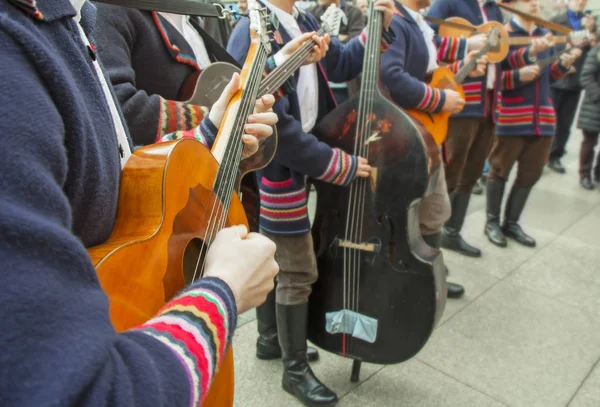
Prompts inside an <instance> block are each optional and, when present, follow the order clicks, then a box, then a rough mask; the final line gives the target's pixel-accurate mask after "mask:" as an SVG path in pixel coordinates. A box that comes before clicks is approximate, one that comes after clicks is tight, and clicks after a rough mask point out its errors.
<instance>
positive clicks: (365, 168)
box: [356, 157, 371, 178]
mask: <svg viewBox="0 0 600 407" xmlns="http://www.w3.org/2000/svg"><path fill="white" fill-rule="evenodd" d="M369 175H371V166H370V165H369V162H368V161H367V159H366V158H363V157H358V167H357V168H356V176H357V177H361V178H367V177H368V176H369Z"/></svg>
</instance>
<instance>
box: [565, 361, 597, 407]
mask: <svg viewBox="0 0 600 407" xmlns="http://www.w3.org/2000/svg"><path fill="white" fill-rule="evenodd" d="M598 406H600V365H596V367H595V368H594V370H593V371H592V373H591V374H590V375H589V376H588V378H587V379H586V380H585V382H583V385H582V386H581V388H580V389H579V391H578V392H577V394H575V397H573V400H571V403H569V407H598Z"/></svg>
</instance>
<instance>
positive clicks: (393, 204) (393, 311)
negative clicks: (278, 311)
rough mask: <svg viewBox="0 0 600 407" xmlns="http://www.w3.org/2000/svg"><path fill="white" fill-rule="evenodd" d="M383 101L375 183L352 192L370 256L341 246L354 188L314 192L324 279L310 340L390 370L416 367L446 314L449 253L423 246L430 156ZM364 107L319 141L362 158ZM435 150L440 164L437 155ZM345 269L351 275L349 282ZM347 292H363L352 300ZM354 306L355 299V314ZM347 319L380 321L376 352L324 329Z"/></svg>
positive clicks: (333, 122)
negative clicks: (360, 194)
mask: <svg viewBox="0 0 600 407" xmlns="http://www.w3.org/2000/svg"><path fill="white" fill-rule="evenodd" d="M375 93H376V94H375V95H370V97H372V107H370V110H369V111H370V112H371V113H370V114H369V119H368V120H370V121H371V123H373V124H372V127H371V130H372V132H371V133H372V134H371V135H370V137H369V140H370V141H369V154H368V160H369V164H370V165H371V166H372V168H373V171H372V176H371V178H370V179H363V178H359V179H356V180H355V181H354V182H353V186H352V188H363V190H364V191H365V195H364V199H363V198H361V199H360V203H358V204H357V206H354V208H355V210H357V211H358V213H359V215H357V217H358V218H361V219H363V220H362V221H361V224H362V227H361V228H360V229H361V232H357V233H360V236H357V237H356V238H354V241H355V242H364V243H367V244H372V245H373V246H372V250H360V251H359V250H356V251H354V250H347V249H344V248H343V247H342V243H340V239H342V240H345V239H346V237H345V236H347V233H348V230H349V229H352V228H353V227H350V228H349V227H348V225H347V219H348V213H349V211H351V210H352V209H350V208H351V207H352V205H351V204H350V202H352V201H353V199H354V198H352V188H350V187H339V186H336V185H332V184H329V183H324V182H320V181H316V182H314V184H315V186H316V189H317V210H316V216H315V220H314V223H313V226H312V234H313V239H314V242H315V251H316V253H317V262H318V268H319V279H318V280H317V282H316V283H315V284H314V286H313V290H312V293H311V296H310V300H309V318H308V338H309V339H310V341H311V342H313V343H314V344H316V345H317V346H319V347H320V348H323V349H325V350H327V351H329V352H332V353H336V354H338V355H341V356H344V357H349V358H353V359H357V360H361V361H365V362H370V363H379V364H390V363H399V362H402V361H405V360H407V359H409V358H411V357H412V356H414V355H415V354H416V353H417V352H418V351H419V350H420V349H421V348H422V347H423V346H424V344H425V343H426V341H427V339H428V338H429V336H430V335H431V333H432V331H433V329H434V327H435V326H436V324H437V322H438V321H439V319H440V317H441V315H442V313H443V310H444V306H445V297H446V294H445V292H446V278H445V274H444V273H445V271H444V268H443V260H442V258H441V253H440V252H439V251H438V250H435V249H432V248H431V247H429V246H428V245H427V244H426V243H425V242H424V241H423V239H422V238H421V234H420V229H419V219H418V217H419V215H418V214H419V201H420V199H421V198H422V197H423V196H424V195H425V193H426V190H427V186H428V184H429V172H428V171H429V168H430V167H431V166H432V163H431V158H430V157H429V156H428V150H429V149H428V148H427V146H426V143H424V141H423V139H422V137H421V134H420V132H419V130H418V127H417V126H415V124H414V122H413V120H412V119H411V118H410V117H409V116H408V115H406V114H405V113H404V112H403V111H402V110H401V109H399V108H397V107H396V106H395V105H394V104H393V103H391V102H390V101H388V100H387V99H386V98H385V97H383V96H382V95H381V93H379V92H375ZM359 101H360V95H357V96H355V97H353V98H351V99H350V100H349V101H347V102H346V103H344V104H342V105H340V106H338V107H337V108H336V109H335V110H333V111H332V112H330V113H329V114H328V115H327V116H326V117H325V118H323V119H322V120H321V121H320V123H319V125H318V126H317V128H316V129H315V130H314V134H316V135H317V136H318V137H319V139H321V140H323V141H325V142H326V143H327V144H329V145H331V146H333V147H339V148H341V149H343V150H345V151H347V152H352V151H354V150H353V149H354V145H355V140H356V134H357V131H356V127H357V122H358V120H357V112H358V111H359ZM431 144H433V143H431ZM433 147H435V148H433V149H432V150H435V151H431V153H432V154H434V155H435V156H436V157H437V156H438V155H439V150H438V148H437V147H436V146H435V145H434V146H433ZM438 164H439V163H438ZM347 262H350V263H352V264H353V266H352V269H353V270H354V272H353V273H347V272H346V271H347V264H349V263H347ZM349 279H354V280H353V281H354V283H350V282H349V281H350V280H349ZM348 286H351V287H359V290H353V291H352V292H354V293H355V294H353V295H350V296H349V291H348V290H347V288H345V287H348ZM349 297H351V298H354V299H353V300H352V302H351V303H350V304H348V302H347V301H348V298H349ZM342 309H352V310H353V311H355V312H357V313H359V314H361V315H365V316H367V317H369V318H373V319H376V320H377V323H378V326H377V328H376V339H375V340H374V342H369V341H366V340H363V339H360V338H356V337H354V336H352V335H350V334H342V333H330V332H329V331H328V330H327V329H326V321H327V314H329V313H335V312H337V311H339V310H342Z"/></svg>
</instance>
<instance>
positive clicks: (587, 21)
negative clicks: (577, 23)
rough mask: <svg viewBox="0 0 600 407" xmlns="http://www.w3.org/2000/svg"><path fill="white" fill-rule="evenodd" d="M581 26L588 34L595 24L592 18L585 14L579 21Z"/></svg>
mask: <svg viewBox="0 0 600 407" xmlns="http://www.w3.org/2000/svg"><path fill="white" fill-rule="evenodd" d="M581 25H582V26H584V27H585V29H586V30H588V31H590V32H591V31H594V26H595V25H596V23H595V21H594V17H592V16H591V15H590V14H586V15H585V16H583V18H582V19H581Z"/></svg>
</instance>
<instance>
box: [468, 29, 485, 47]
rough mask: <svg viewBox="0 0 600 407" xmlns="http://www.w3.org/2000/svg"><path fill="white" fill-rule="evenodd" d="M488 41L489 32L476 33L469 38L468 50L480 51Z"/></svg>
mask: <svg viewBox="0 0 600 407" xmlns="http://www.w3.org/2000/svg"><path fill="white" fill-rule="evenodd" d="M486 41H487V34H484V33H480V34H475V35H473V36H471V37H469V38H467V51H479V50H480V49H481V48H483V46H484V45H485V42H486Z"/></svg>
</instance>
